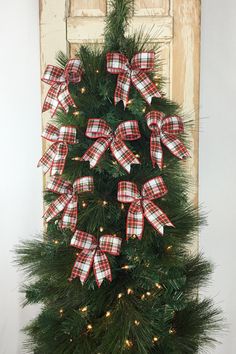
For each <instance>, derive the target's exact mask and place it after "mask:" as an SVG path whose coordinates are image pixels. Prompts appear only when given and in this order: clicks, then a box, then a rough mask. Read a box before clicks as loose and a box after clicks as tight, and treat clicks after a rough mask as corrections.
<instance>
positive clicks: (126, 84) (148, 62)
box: [106, 52, 161, 107]
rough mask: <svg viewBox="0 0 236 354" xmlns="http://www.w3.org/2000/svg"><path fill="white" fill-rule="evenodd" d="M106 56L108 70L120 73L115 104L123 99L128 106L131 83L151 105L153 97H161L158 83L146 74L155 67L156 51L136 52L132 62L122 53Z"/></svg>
mask: <svg viewBox="0 0 236 354" xmlns="http://www.w3.org/2000/svg"><path fill="white" fill-rule="evenodd" d="M106 58H107V71H108V72H110V73H111V74H117V75H118V78H117V84H116V90H115V94H114V103H115V105H116V104H117V103H118V102H119V101H123V104H124V107H126V105H127V102H128V99H129V91H130V85H131V83H132V84H133V85H134V86H135V88H136V89H137V90H138V91H139V92H140V94H141V95H142V96H143V98H144V99H145V100H146V101H147V103H148V104H149V105H150V104H151V101H152V98H153V97H161V94H160V92H159V91H158V90H157V87H156V85H155V84H154V83H153V82H152V81H151V80H150V78H149V77H148V76H147V74H146V72H149V71H151V70H153V69H154V62H155V54H154V52H142V53H138V54H135V55H134V57H133V58H132V59H131V62H130V63H129V60H128V58H127V57H126V56H125V55H124V54H121V53H107V57H106Z"/></svg>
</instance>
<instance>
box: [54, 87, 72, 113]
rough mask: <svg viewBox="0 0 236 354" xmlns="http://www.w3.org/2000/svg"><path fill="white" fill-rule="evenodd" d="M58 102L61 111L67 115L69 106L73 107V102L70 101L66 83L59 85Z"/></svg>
mask: <svg viewBox="0 0 236 354" xmlns="http://www.w3.org/2000/svg"><path fill="white" fill-rule="evenodd" d="M57 98H58V101H59V103H60V106H61V107H62V108H63V110H64V111H65V112H66V113H67V112H68V111H69V106H74V105H75V103H74V100H73V99H72V97H71V95H70V92H69V89H68V85H67V84H66V83H62V84H61V85H60V89H59V92H58V97H57Z"/></svg>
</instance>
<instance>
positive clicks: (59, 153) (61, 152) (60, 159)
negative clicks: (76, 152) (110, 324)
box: [50, 143, 68, 176]
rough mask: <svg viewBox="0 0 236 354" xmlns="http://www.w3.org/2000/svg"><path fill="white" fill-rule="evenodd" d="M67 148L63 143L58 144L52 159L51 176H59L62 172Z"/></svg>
mask: <svg viewBox="0 0 236 354" xmlns="http://www.w3.org/2000/svg"><path fill="white" fill-rule="evenodd" d="M67 154H68V147H67V145H66V144H64V143H58V144H57V149H56V153H55V155H54V159H53V161H52V164H51V173H50V174H51V176H54V175H61V174H62V173H63V171H64V166H65V162H66V156H67Z"/></svg>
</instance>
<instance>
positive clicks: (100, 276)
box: [93, 249, 112, 288]
mask: <svg viewBox="0 0 236 354" xmlns="http://www.w3.org/2000/svg"><path fill="white" fill-rule="evenodd" d="M93 271H94V275H95V279H96V282H97V285H98V287H99V288H100V286H101V284H102V282H103V280H104V279H107V280H109V281H112V274H111V267H110V264H109V261H108V259H107V256H106V255H105V253H103V252H102V251H101V250H99V249H98V250H97V252H96V254H95V256H94V263H93Z"/></svg>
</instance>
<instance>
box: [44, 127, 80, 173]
mask: <svg viewBox="0 0 236 354" xmlns="http://www.w3.org/2000/svg"><path fill="white" fill-rule="evenodd" d="M42 137H43V138H45V139H46V140H48V141H51V142H53V144H52V145H51V146H50V147H49V149H48V150H47V151H46V152H45V154H44V155H43V156H42V157H41V159H40V160H39V162H38V167H39V166H42V167H43V172H44V173H46V172H48V170H50V175H51V176H54V175H61V174H62V173H63V171H64V166H65V161H66V156H67V153H68V146H67V145H68V144H75V143H76V128H75V127H71V126H62V127H61V128H60V129H58V128H57V127H55V126H54V125H52V124H47V126H46V128H45V130H44V131H43V134H42Z"/></svg>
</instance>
